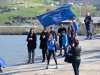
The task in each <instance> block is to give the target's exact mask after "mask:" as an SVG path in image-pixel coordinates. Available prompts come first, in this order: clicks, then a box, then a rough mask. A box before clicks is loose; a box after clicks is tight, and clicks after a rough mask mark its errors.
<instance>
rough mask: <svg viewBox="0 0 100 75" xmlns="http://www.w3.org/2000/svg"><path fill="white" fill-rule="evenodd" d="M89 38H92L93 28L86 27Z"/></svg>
mask: <svg viewBox="0 0 100 75" xmlns="http://www.w3.org/2000/svg"><path fill="white" fill-rule="evenodd" d="M86 31H87V37H88V38H89V37H92V26H91V25H86Z"/></svg>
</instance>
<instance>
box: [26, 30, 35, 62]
mask: <svg viewBox="0 0 100 75" xmlns="http://www.w3.org/2000/svg"><path fill="white" fill-rule="evenodd" d="M26 41H27V42H28V44H27V48H28V62H27V63H30V61H31V55H32V63H34V55H35V49H36V45H37V44H36V41H37V37H36V34H35V32H34V30H33V29H30V32H29V34H28V36H27V40H26Z"/></svg>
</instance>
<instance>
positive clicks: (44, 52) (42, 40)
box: [40, 28, 49, 62]
mask: <svg viewBox="0 0 100 75" xmlns="http://www.w3.org/2000/svg"><path fill="white" fill-rule="evenodd" d="M48 38H49V33H48V31H47V28H44V30H43V32H42V33H41V35H40V49H42V56H43V60H42V62H44V61H45V55H46V56H47V48H48V45H47V40H48Z"/></svg>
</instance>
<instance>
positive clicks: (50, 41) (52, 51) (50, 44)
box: [46, 34, 58, 69]
mask: <svg viewBox="0 0 100 75" xmlns="http://www.w3.org/2000/svg"><path fill="white" fill-rule="evenodd" d="M55 43H56V41H55V39H53V35H52V34H49V39H48V58H47V67H46V69H48V65H49V62H50V57H51V54H53V58H54V60H55V63H56V69H57V68H58V66H57V60H56V56H55Z"/></svg>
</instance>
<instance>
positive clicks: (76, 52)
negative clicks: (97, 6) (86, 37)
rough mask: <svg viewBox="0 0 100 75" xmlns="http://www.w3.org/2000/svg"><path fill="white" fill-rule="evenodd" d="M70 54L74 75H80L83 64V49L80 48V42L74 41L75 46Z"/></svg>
mask: <svg viewBox="0 0 100 75" xmlns="http://www.w3.org/2000/svg"><path fill="white" fill-rule="evenodd" d="M70 53H72V66H73V69H74V74H75V75H79V66H80V62H81V58H80V55H81V47H80V46H79V40H74V46H73V47H72V49H71V51H70Z"/></svg>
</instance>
